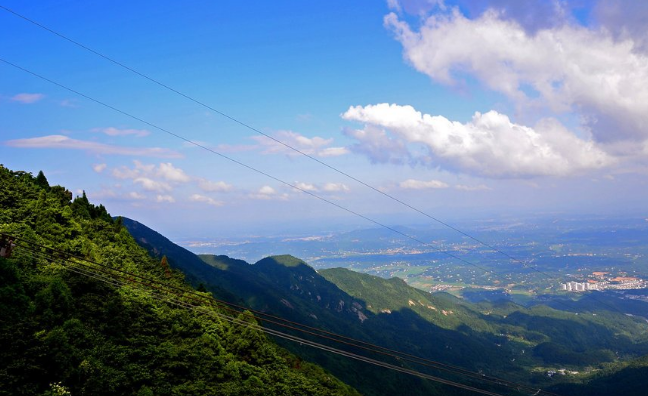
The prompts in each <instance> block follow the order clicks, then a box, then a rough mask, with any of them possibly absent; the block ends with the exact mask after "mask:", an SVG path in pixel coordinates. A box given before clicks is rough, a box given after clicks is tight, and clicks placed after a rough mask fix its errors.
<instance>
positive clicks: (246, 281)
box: [125, 220, 648, 394]
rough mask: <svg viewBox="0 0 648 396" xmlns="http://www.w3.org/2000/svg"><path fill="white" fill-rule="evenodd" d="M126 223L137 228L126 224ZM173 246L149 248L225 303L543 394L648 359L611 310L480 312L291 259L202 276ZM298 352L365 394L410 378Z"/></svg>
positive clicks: (216, 263)
mask: <svg viewBox="0 0 648 396" xmlns="http://www.w3.org/2000/svg"><path fill="white" fill-rule="evenodd" d="M125 224H127V225H128V224H129V222H128V221H127V220H125ZM132 232H133V233H134V234H135V236H136V239H137V240H138V241H140V243H143V242H142V241H143V240H145V241H147V242H150V241H151V240H154V239H155V238H154V236H153V234H156V233H155V232H154V231H152V230H150V229H147V228H146V227H145V226H142V225H140V227H139V228H138V229H137V230H132ZM158 235H159V234H158ZM167 243H171V242H170V241H168V240H166V242H165V244H163V245H160V246H155V247H154V246H152V245H149V246H147V248H148V249H149V250H151V251H153V252H155V251H158V253H160V254H161V253H165V254H167V255H169V256H168V257H169V261H170V263H171V265H172V266H174V265H175V266H178V268H183V270H186V271H188V272H189V273H190V274H191V276H195V281H196V282H202V283H204V284H205V286H206V287H207V289H209V290H211V291H213V292H214V293H215V294H218V293H219V292H221V291H223V290H226V291H227V292H228V293H226V295H223V298H224V299H228V298H234V300H235V301H238V302H241V303H244V304H246V305H247V306H250V307H252V308H254V309H258V310H262V311H265V312H271V313H274V314H278V315H280V316H282V317H286V318H290V319H292V320H296V321H299V322H301V323H306V324H309V325H312V326H316V327H320V328H324V329H327V330H331V331H335V332H338V333H342V334H345V335H348V336H351V337H355V338H359V339H363V340H367V341H369V342H372V343H375V344H379V345H382V346H386V347H390V348H394V349H398V350H401V351H404V352H408V353H412V354H415V355H417V356H422V357H425V358H428V359H433V360H437V361H442V362H445V363H450V364H454V365H458V366H461V367H465V368H467V369H470V370H473V371H480V372H484V373H487V374H490V375H496V376H503V377H506V378H507V379H515V380H518V381H523V382H526V383H530V384H534V385H537V386H539V387H546V386H551V385H552V384H555V383H557V382H560V381H572V380H574V381H580V379H581V376H582V373H583V371H585V372H595V371H596V370H598V368H599V367H603V366H601V365H605V364H612V363H614V364H616V365H618V366H619V367H625V366H626V365H627V364H629V363H628V361H629V360H628V359H631V358H633V357H638V356H641V355H642V354H646V353H648V342H647V341H648V331H647V330H648V329H646V325H645V322H643V321H642V320H641V319H639V318H632V317H628V316H626V315H623V314H621V313H619V312H610V311H606V310H605V307H592V309H590V310H587V311H585V312H582V313H581V314H580V315H577V314H576V313H575V312H570V311H563V310H560V309H559V308H560V307H558V306H556V307H554V308H550V307H547V306H542V305H538V306H534V307H531V308H525V307H522V306H519V305H516V304H513V303H506V302H502V303H481V304H472V303H469V302H467V301H464V300H460V299H457V298H456V297H453V296H451V295H448V294H445V293H436V294H430V293H427V292H424V291H421V290H418V289H415V288H412V287H410V286H408V285H407V284H406V283H405V282H404V281H403V280H401V279H397V278H394V279H383V278H379V277H374V276H370V275H366V274H360V273H356V272H353V271H349V270H346V269H340V268H337V269H329V270H322V271H320V273H317V272H315V271H314V270H313V269H312V268H310V267H309V266H308V265H307V264H306V263H304V262H303V261H301V260H299V259H296V258H294V257H291V256H275V257H269V258H266V259H264V260H261V261H259V262H258V263H256V264H249V263H246V262H245V261H242V260H235V259H231V258H229V257H226V256H213V255H202V256H200V257H201V258H202V260H203V261H204V262H205V263H207V264H209V266H208V268H204V267H203V268H200V266H199V265H198V263H197V262H195V258H192V263H194V264H195V267H196V268H200V270H192V269H191V268H188V266H186V265H184V264H182V262H181V261H182V259H181V258H180V256H178V258H176V257H175V256H173V254H172V253H173V251H174V250H175V249H182V248H180V247H178V246H176V245H173V246H174V247H169V246H167ZM144 245H145V246H146V244H144ZM184 254H185V255H186V254H190V252H188V251H185V252H184ZM194 264H192V267H193V266H194ZM227 294H229V297H228V296H227ZM594 313H596V315H594ZM291 348H294V350H295V351H299V353H301V354H303V355H304V356H308V357H309V358H310V359H314V360H316V361H318V362H319V363H321V364H323V365H324V366H325V367H327V368H328V369H330V370H331V371H333V372H334V373H335V374H336V375H338V376H339V377H340V378H342V379H343V380H345V381H346V382H348V383H351V384H353V385H354V386H358V387H361V390H362V391H363V392H365V393H367V394H386V393H381V390H382V391H383V392H384V390H385V389H386V388H385V387H388V386H389V385H393V384H394V383H401V384H402V383H403V379H402V378H397V377H394V378H392V377H389V375H390V374H386V376H387V377H388V378H389V381H384V378H380V377H384V376H379V378H375V373H374V372H375V369H371V370H368V371H363V368H362V366H361V365H360V366H359V365H357V364H351V363H349V362H347V361H345V360H340V359H337V358H331V357H329V356H327V355H325V354H321V353H320V354H315V353H313V351H310V350H306V349H304V348H302V349H300V348H297V347H295V346H291ZM560 369H566V370H567V371H579V375H578V376H576V377H568V376H560V375H558V376H554V377H549V376H547V372H549V371H552V370H560ZM372 370H373V371H372ZM358 377H362V378H363V380H358V379H357V378H358ZM354 378H355V379H354ZM367 379H369V380H368V381H367ZM354 381H355V382H354ZM412 388H413V389H411V390H410V392H412V394H424V393H425V390H424V389H425V388H424V387H422V386H420V385H417V386H414V387H412ZM449 392H452V391H449ZM639 394H640V393H639Z"/></svg>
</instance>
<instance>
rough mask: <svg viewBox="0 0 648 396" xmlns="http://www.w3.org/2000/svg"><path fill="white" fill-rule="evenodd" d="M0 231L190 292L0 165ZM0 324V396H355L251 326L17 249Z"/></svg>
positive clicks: (61, 195) (112, 233) (173, 275)
mask: <svg viewBox="0 0 648 396" xmlns="http://www.w3.org/2000/svg"><path fill="white" fill-rule="evenodd" d="M0 232H3V233H7V234H11V235H17V236H19V237H20V238H24V239H26V240H32V241H35V242H37V243H39V244H41V245H44V246H48V247H50V248H54V249H58V250H61V251H65V252H69V253H72V254H74V255H78V256H82V257H85V258H88V259H91V260H93V261H94V262H97V263H100V264H102V265H105V266H109V267H113V268H120V269H125V270H128V271H129V272H132V273H135V274H137V275H141V276H146V277H148V278H151V279H154V280H156V281H160V282H165V283H167V284H171V285H174V286H175V287H178V288H181V289H184V290H186V291H190V290H191V289H190V288H189V287H188V286H187V285H186V284H185V282H184V278H183V275H182V274H180V273H179V272H177V271H173V270H169V267H168V266H165V265H164V261H161V259H153V258H151V257H150V256H149V255H148V253H147V252H146V250H144V249H142V248H141V247H140V246H138V245H137V243H136V242H135V240H134V239H133V238H132V237H131V235H130V234H129V232H128V231H127V230H126V228H125V227H123V226H122V220H121V219H118V220H113V219H111V217H110V216H109V215H108V212H107V211H106V209H105V208H104V207H103V206H101V205H100V206H95V205H92V204H91V203H89V201H88V199H87V197H86V196H85V194H83V195H82V196H81V197H77V198H75V199H74V200H72V194H71V193H70V192H69V191H67V190H66V189H65V188H63V187H61V186H51V187H50V186H49V183H48V182H47V179H46V178H45V176H44V175H42V173H39V175H38V176H37V177H33V176H32V175H31V174H29V173H25V172H12V171H10V170H8V169H6V168H4V167H2V166H0ZM169 261H171V260H169ZM203 295H204V296H207V294H203ZM205 309H207V308H205ZM209 309H213V310H214V309H215V308H209ZM212 312H217V311H212ZM0 318H2V320H1V321H0V395H42V396H45V395H75V396H76V395H137V396H144V395H209V394H218V395H306V394H308V395H357V392H356V391H354V390H353V389H351V388H350V387H348V386H346V385H344V384H342V383H341V382H339V381H338V380H337V379H335V378H334V377H333V376H332V375H330V374H328V373H327V372H325V371H324V370H322V369H321V368H319V367H317V366H314V365H312V364H309V363H306V362H303V361H302V360H301V359H299V358H297V357H295V356H294V355H291V354H289V353H288V352H287V351H285V350H284V349H282V348H280V347H278V346H276V345H275V344H274V343H272V342H271V341H270V340H268V339H267V338H266V336H265V335H264V334H263V333H262V332H260V331H259V330H257V329H255V328H254V327H242V326H238V325H232V324H230V323H229V322H226V321H223V320H220V319H218V318H215V317H214V316H210V315H198V314H197V313H196V312H194V311H187V310H185V309H181V308H178V307H175V306H171V305H169V304H167V303H164V302H161V301H160V300H158V299H156V298H154V297H153V296H152V295H151V294H149V293H148V292H147V291H145V290H143V288H142V287H141V286H137V285H124V286H114V285H112V284H107V283H104V282H101V281H99V280H97V279H93V278H90V277H86V276H82V275H79V274H76V273H74V272H70V271H68V270H67V269H66V263H65V262H63V261H62V260H60V259H57V258H54V257H53V256H51V255H50V254H49V253H48V251H46V250H39V251H34V250H32V249H27V248H25V246H24V245H23V244H20V243H19V244H18V246H17V247H16V248H15V249H14V251H13V254H12V256H11V257H10V258H8V259H5V258H0ZM239 318H240V319H241V320H244V321H247V322H250V323H254V321H255V319H254V318H253V317H252V315H250V314H249V313H242V314H240V315H239Z"/></svg>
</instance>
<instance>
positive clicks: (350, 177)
mask: <svg viewBox="0 0 648 396" xmlns="http://www.w3.org/2000/svg"><path fill="white" fill-rule="evenodd" d="M0 9H3V10H5V11H6V12H8V13H11V14H13V15H14V16H16V17H18V18H21V19H23V20H25V21H27V22H29V23H31V24H33V25H35V26H37V27H39V28H41V29H43V30H45V31H47V32H49V33H51V34H54V35H56V36H58V37H59V38H61V39H63V40H66V41H68V42H70V43H72V44H74V45H76V46H78V47H80V48H82V49H84V50H86V51H88V52H91V53H92V54H94V55H96V56H99V57H101V58H103V59H105V60H106V61H108V62H111V63H113V64H114V65H117V66H119V67H121V68H123V69H125V70H128V71H129V72H131V73H133V74H135V75H137V76H139V77H142V78H144V79H146V80H148V81H150V82H152V83H154V84H156V85H158V86H160V87H162V88H164V89H166V90H168V91H171V92H173V93H175V94H177V95H179V96H181V97H183V98H185V99H187V100H189V101H191V102H193V103H195V104H198V105H200V106H202V107H204V108H206V109H208V110H210V111H212V112H214V113H216V114H219V115H221V116H222V117H224V118H227V119H229V120H231V121H232V122H234V123H237V124H239V125H241V126H243V127H245V128H247V129H249V130H251V131H253V132H256V133H257V134H260V135H262V136H265V137H266V138H268V139H271V140H272V141H274V142H276V143H278V144H281V145H283V146H284V147H286V148H288V149H290V150H292V151H294V152H296V153H298V154H301V155H303V156H305V157H307V158H309V159H311V160H313V161H315V162H317V163H319V164H320V165H323V166H325V167H327V168H329V169H331V170H333V171H335V172H337V173H338V174H341V175H343V176H345V177H347V178H349V179H351V180H353V181H355V182H357V183H359V184H361V185H363V186H365V187H367V188H369V189H371V190H373V191H374V192H377V193H378V194H381V195H383V196H385V197H387V198H389V199H391V200H393V201H395V202H397V203H399V204H401V205H403V206H405V207H407V208H409V209H411V210H413V211H415V212H417V213H419V214H421V215H423V216H425V217H427V218H429V219H431V220H433V221H435V222H437V223H439V224H441V225H443V226H444V227H447V228H449V229H451V230H453V231H455V232H457V233H459V234H461V235H463V236H465V237H467V238H469V239H471V240H473V241H475V242H477V243H479V244H480V245H482V246H485V247H487V248H489V249H492V250H494V251H495V252H497V253H498V254H500V255H503V256H505V257H507V258H508V259H509V260H511V261H513V262H517V263H520V264H521V265H522V266H523V267H525V268H530V269H531V270H533V271H535V272H537V273H539V274H541V275H543V276H544V277H545V278H546V279H550V280H553V279H555V278H554V277H552V276H551V275H550V274H548V273H546V272H544V271H542V270H540V269H539V268H538V267H537V266H536V265H531V264H530V262H528V261H523V260H520V259H518V258H516V257H514V256H512V255H511V254H509V253H506V252H504V251H502V250H501V249H499V248H497V247H495V246H494V245H492V244H489V243H487V242H485V241H483V240H481V239H479V238H477V237H474V236H473V235H471V234H468V233H467V232H464V231H462V230H460V229H458V228H456V227H454V226H452V225H451V224H449V223H447V222H444V221H442V220H440V219H439V218H437V217H435V216H433V215H431V214H429V213H427V212H424V211H422V210H420V209H418V208H416V207H414V206H413V205H411V204H409V203H407V202H405V201H403V200H401V199H399V198H397V197H395V196H393V195H392V194H389V193H387V192H385V191H382V190H381V189H379V188H376V187H374V186H372V185H370V184H369V183H366V182H364V181H363V180H361V179H358V178H357V177H355V176H353V175H351V174H349V173H347V172H344V171H342V170H340V169H338V168H336V167H334V166H333V165H330V164H328V163H326V162H324V161H322V160H320V159H318V158H316V157H315V156H312V155H310V154H308V153H306V152H304V151H302V150H300V149H298V148H296V147H294V146H292V145H290V144H288V143H286V142H284V141H282V140H280V139H277V138H275V137H273V136H272V135H270V134H267V133H265V132H263V131H261V130H259V129H258V128H255V127H253V126H251V125H249V124H247V123H245V122H243V121H241V120H239V119H237V118H235V117H232V116H230V115H228V114H226V113H224V112H222V111H220V110H218V109H216V108H214V107H213V106H210V105H208V104H206V103H204V102H202V101H200V100H197V99H195V98H193V97H192V96H190V95H187V94H185V93H183V92H181V91H179V90H177V89H175V88H173V87H171V86H169V85H167V84H165V83H163V82H161V81H159V80H157V79H154V78H152V77H150V76H148V75H146V74H144V73H142V72H139V71H137V70H135V69H133V68H132V67H130V66H128V65H125V64H124V63H122V62H119V61H117V60H115V59H113V58H111V57H109V56H108V55H105V54H103V53H101V52H99V51H97V50H94V49H92V48H90V47H88V46H87V45H84V44H82V43H80V42H79V41H76V40H73V39H71V38H69V37H67V36H66V35H64V34H62V33H59V32H57V31H55V30H53V29H51V28H49V27H47V26H45V25H43V24H41V23H39V22H37V21H35V20H33V19H31V18H28V17H27V16H25V15H22V14H19V13H18V12H16V11H14V10H12V9H10V8H8V7H6V6H3V5H0ZM5 62H6V61H5ZM7 63H8V62H7ZM12 66H16V65H12ZM22 70H24V71H27V70H25V69H22ZM27 72H29V71H27ZM29 73H31V72H29ZM31 74H34V75H35V76H37V77H40V78H43V77H41V76H38V75H36V74H35V73H31ZM46 80H47V79H46ZM47 81H49V82H50V83H54V82H53V81H51V80H47ZM54 84H56V85H59V86H61V87H62V88H65V89H68V90H69V91H71V92H74V93H76V94H79V95H81V96H84V97H86V98H87V99H89V100H93V101H95V102H97V103H100V104H103V103H101V102H98V101H96V100H94V99H92V98H89V97H87V96H85V95H83V94H80V93H79V92H75V91H73V90H71V89H69V88H66V87H64V86H62V85H60V84H57V83H54ZM104 106H106V105H105V104H104ZM107 107H110V106H107ZM110 108H112V109H113V110H116V111H119V110H117V109H115V108H113V107H110ZM119 112H121V113H122V114H126V113H124V112H122V111H119ZM129 116H130V115H129ZM130 117H131V118H135V117H133V116H130ZM135 119H137V118H135ZM138 120H139V121H141V122H144V123H145V124H147V125H150V126H153V125H151V124H149V123H147V122H145V121H143V120H141V119H138ZM153 127H155V126H153ZM155 128H157V129H160V130H162V129H161V128H158V127H155ZM164 132H167V133H170V132H168V131H164ZM170 134H171V135H173V136H175V137H177V138H180V139H182V140H184V141H185V142H187V143H190V144H193V145H195V146H198V147H201V148H203V149H206V150H208V151H212V152H213V153H215V154H218V155H220V156H222V157H224V158H227V159H229V160H230V161H233V162H236V163H238V164H239V165H242V166H245V167H247V168H249V169H252V170H255V171H256V172H259V173H262V174H264V175H265V176H268V177H270V178H272V179H274V180H276V181H279V182H281V183H283V184H286V185H288V186H290V187H292V188H295V189H297V190H299V191H301V192H303V193H307V194H309V195H311V196H314V197H316V198H318V199H320V200H323V201H325V202H327V203H329V204H332V205H334V206H337V207H339V208H341V209H343V210H345V211H347V212H349V213H351V214H354V215H356V216H359V217H362V218H364V219H365V220H368V221H370V222H372V223H374V224H376V225H378V226H380V227H384V228H386V229H389V230H390V231H392V232H396V233H398V234H400V235H402V236H405V237H406V238H408V239H411V240H414V241H416V242H418V243H421V244H423V245H425V246H428V247H432V248H433V249H434V250H436V251H439V252H442V253H444V254H446V255H448V256H449V257H452V258H454V259H456V260H459V261H461V262H464V263H466V264H468V265H471V266H473V267H476V268H479V269H481V270H483V271H485V272H488V273H491V274H493V275H498V274H500V273H499V272H495V271H493V270H488V269H486V268H483V267H481V266H478V265H476V264H474V263H472V262H469V261H468V260H465V259H463V258H460V257H458V256H456V255H454V254H451V253H449V252H448V251H445V250H440V249H438V248H436V247H434V246H432V245H430V244H429V243H426V242H423V241H421V240H419V239H418V238H414V237H412V236H409V235H406V234H405V233H403V232H400V231H397V230H396V229H394V228H393V227H389V226H387V225H384V224H381V223H378V222H376V221H374V220H372V219H369V218H367V217H365V216H362V215H360V214H358V213H356V212H354V211H351V210H349V209H347V208H343V207H341V206H340V205H337V204H335V203H333V202H331V201H330V200H327V199H324V198H323V197H320V196H317V195H315V194H313V193H311V192H310V191H307V190H305V189H301V188H298V187H296V186H294V185H292V184H289V183H286V182H284V181H282V180H279V179H277V178H275V177H272V176H270V175H268V174H265V173H263V172H260V171H259V170H256V169H253V168H252V167H249V166H247V165H244V164H242V163H240V162H238V161H235V160H233V159H232V158H229V157H227V156H224V155H222V154H220V153H216V152H215V151H213V150H210V149H208V148H206V147H204V146H202V145H200V144H197V143H195V142H193V141H191V140H188V139H185V138H183V137H180V136H178V135H175V134H173V133H170Z"/></svg>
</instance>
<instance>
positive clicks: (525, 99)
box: [385, 10, 648, 154]
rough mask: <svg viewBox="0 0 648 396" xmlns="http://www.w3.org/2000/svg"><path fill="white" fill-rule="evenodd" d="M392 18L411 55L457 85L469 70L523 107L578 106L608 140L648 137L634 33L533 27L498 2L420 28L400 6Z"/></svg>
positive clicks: (647, 77)
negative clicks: (508, 15)
mask: <svg viewBox="0 0 648 396" xmlns="http://www.w3.org/2000/svg"><path fill="white" fill-rule="evenodd" d="M385 24H386V26H388V27H389V28H390V29H391V30H392V31H393V32H395V34H396V37H397V39H398V40H399V41H400V42H401V43H402V45H403V48H404V56H405V58H406V59H407V60H408V61H409V62H410V63H411V64H412V65H413V66H414V67H415V68H416V69H417V70H419V71H421V72H423V73H425V74H427V75H428V76H430V77H431V78H432V79H433V80H435V81H437V82H441V83H444V84H450V85H454V84H456V83H457V81H458V80H459V78H460V76H461V75H462V74H463V73H468V74H471V75H473V76H475V77H476V78H477V79H478V80H479V81H481V82H482V83H483V84H484V85H485V86H486V87H488V88H490V89H491V90H494V91H498V92H501V93H503V94H505V95H507V96H508V97H509V98H511V99H512V100H513V101H514V102H515V103H516V105H518V108H519V109H522V110H525V109H526V110H528V109H530V108H531V107H530V106H538V105H541V106H544V107H545V108H546V109H549V110H551V111H554V112H564V113H570V112H576V113H577V114H579V115H580V116H581V117H582V120H583V123H584V125H585V126H586V127H588V128H589V129H590V130H591V132H592V134H593V137H594V138H595V139H596V140H597V141H598V142H600V143H605V144H607V143H611V142H618V141H631V142H641V141H644V140H646V139H648V110H647V108H646V103H648V55H646V54H644V53H641V52H638V51H636V50H637V49H638V47H637V44H639V42H638V41H636V40H635V39H634V36H633V35H630V34H628V35H625V36H624V35H620V36H617V39H616V40H615V38H614V37H613V36H612V34H611V33H610V31H609V30H608V29H604V28H601V29H596V30H595V29H591V28H587V27H584V26H580V25H576V24H570V23H563V24H560V25H558V26H555V27H551V28H542V29H538V30H537V31H536V32H535V33H534V34H530V33H528V32H527V31H526V30H525V29H524V28H523V27H522V26H520V24H518V23H517V22H516V21H515V20H504V19H503V18H502V16H501V14H500V13H498V12H495V11H493V10H490V11H487V12H485V13H483V14H482V15H481V16H480V17H478V18H476V19H474V20H471V19H468V18H466V17H464V16H463V15H462V14H461V13H460V12H459V11H458V10H454V12H452V13H450V14H443V15H434V16H431V17H429V18H427V19H425V20H424V21H423V23H422V26H421V27H420V29H419V31H414V30H412V29H411V28H410V26H409V25H408V23H406V22H404V21H402V20H400V19H399V18H398V16H397V15H396V14H394V13H391V14H389V15H387V16H386V17H385ZM641 31H642V32H645V31H646V30H645V23H642V30H641ZM529 91H534V93H533V94H528V92H529ZM624 148H625V149H627V150H630V151H629V152H627V153H625V154H636V153H637V150H638V149H637V147H636V145H626V146H624Z"/></svg>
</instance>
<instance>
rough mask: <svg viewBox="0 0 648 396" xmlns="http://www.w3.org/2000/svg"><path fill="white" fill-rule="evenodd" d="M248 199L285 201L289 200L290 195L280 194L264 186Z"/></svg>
mask: <svg viewBox="0 0 648 396" xmlns="http://www.w3.org/2000/svg"><path fill="white" fill-rule="evenodd" d="M248 197H249V198H252V199H260V200H271V199H272V200H282V201H285V200H287V199H288V194H286V193H283V194H280V193H279V192H278V191H277V190H275V189H274V188H272V187H270V186H263V187H261V188H260V189H259V190H258V191H257V192H256V193H252V194H249V195H248Z"/></svg>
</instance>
